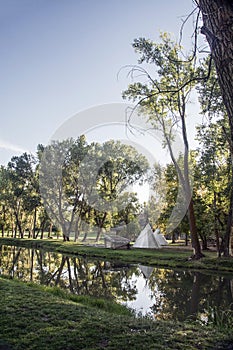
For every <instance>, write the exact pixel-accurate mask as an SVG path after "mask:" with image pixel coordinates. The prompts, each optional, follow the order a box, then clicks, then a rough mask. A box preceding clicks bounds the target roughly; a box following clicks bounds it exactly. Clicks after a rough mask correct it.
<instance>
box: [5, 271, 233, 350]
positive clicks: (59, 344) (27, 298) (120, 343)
mask: <svg viewBox="0 0 233 350" xmlns="http://www.w3.org/2000/svg"><path fill="white" fill-rule="evenodd" d="M94 300H95V299H94ZM103 305H104V304H103V303H101V302H100V303H98V302H96V303H94V302H93V303H92V305H90V304H89V305H88V304H86V303H85V301H84V300H83V301H82V299H78V297H77V299H75V298H74V299H73V300H72V298H71V296H68V295H66V294H65V293H62V292H59V289H57V288H44V287H41V286H35V285H32V284H28V283H21V282H16V281H14V280H8V279H4V278H0V310H1V317H0V327H1V339H0V346H2V348H5V349H8V350H10V349H11V350H16V349H22V350H23V349H25V350H26V349H38V350H40V349H41V350H42V349H47V350H50V349H51V350H54V349H56V350H64V349H66V350H74V349H83V350H84V349H88V350H91V349H95V350H100V349H109V350H110V349H111V350H114V349H115V350H118V349H129V350H130V349H134V350H137V349H138V350H139V349H140V350H141V349H157V350H159V349H166V350H170V349H176V350H177V349H180V350H184V349H189V350H195V349H197V348H198V349H203V350H204V349H212V350H213V349H216V350H217V349H227V348H228V345H229V344H232V342H233V337H232V330H231V329H230V327H227V325H223V326H222V327H221V325H219V326H218V327H217V328H216V327H213V325H210V326H204V325H201V324H200V323H198V322H191V321H190V322H189V323H180V322H168V321H166V322H165V321H151V320H149V319H136V318H135V317H133V316H130V315H127V313H123V312H121V311H120V310H119V309H116V310H115V309H114V308H112V309H111V308H109V310H110V312H108V311H107V310H106V309H103ZM3 346H5V347H3Z"/></svg>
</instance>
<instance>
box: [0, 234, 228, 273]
mask: <svg viewBox="0 0 233 350" xmlns="http://www.w3.org/2000/svg"><path fill="white" fill-rule="evenodd" d="M0 244H7V245H18V246H22V247H30V248H42V249H44V250H47V251H55V252H59V253H65V254H68V255H80V256H90V257H95V258H101V259H103V260H108V261H115V262H117V261H120V262H124V263H140V264H142V265H150V266H161V267H164V268H166V267H167V268H182V269H195V270H208V271H217V272H221V273H232V272H233V258H217V255H216V252H209V251H208V252H206V253H205V257H204V258H202V259H200V260H197V261H195V260H192V261H191V260H189V257H190V255H191V252H190V251H187V250H186V249H182V248H181V247H177V246H174V247H171V246H169V248H162V249H158V250H156V249H130V250H112V249H106V248H101V247H93V246H85V245H84V244H81V243H75V242H63V241H61V240H55V239H50V240H49V239H44V240H40V239H37V240H33V239H19V238H0Z"/></svg>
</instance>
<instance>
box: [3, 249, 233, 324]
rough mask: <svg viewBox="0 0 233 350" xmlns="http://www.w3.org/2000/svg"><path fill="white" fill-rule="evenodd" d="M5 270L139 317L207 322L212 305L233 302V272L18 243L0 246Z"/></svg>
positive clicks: (223, 307) (223, 306)
mask: <svg viewBox="0 0 233 350" xmlns="http://www.w3.org/2000/svg"><path fill="white" fill-rule="evenodd" d="M0 274H3V275H8V276H11V277H12V278H18V279H21V280H23V281H31V282H34V283H40V284H44V285H49V286H59V287H61V288H65V289H66V290H67V291H69V292H72V293H74V294H78V295H91V296H92V295H93V296H95V297H100V298H110V299H111V300H115V301H117V302H118V303H121V304H123V305H125V306H127V307H128V308H130V309H132V310H133V311H134V312H135V314H137V315H139V316H140V315H141V316H146V315H148V316H150V317H153V318H157V319H178V320H184V319H186V318H187V317H189V316H190V315H199V318H201V319H202V320H203V321H204V322H207V320H208V317H212V316H213V315H212V313H211V314H209V312H210V311H211V310H221V311H224V310H229V307H230V305H232V307H233V280H232V276H228V277H224V276H221V275H218V274H216V275H213V274H210V275H209V274H203V273H201V272H195V271H194V272H193V271H188V270H187V271H186V270H184V271H183V270H175V271H173V270H168V269H162V268H156V267H155V268H154V267H149V266H142V265H136V266H135V265H128V264H123V263H120V262H116V263H114V262H106V261H98V260H97V261H95V260H94V261H93V260H92V259H90V260H89V259H83V258H81V257H74V256H73V257H72V256H70V257H68V256H66V255H62V254H59V253H48V252H43V251H40V250H34V251H32V250H30V249H27V248H18V247H13V246H12V247H10V246H0ZM211 312H212V311H211Z"/></svg>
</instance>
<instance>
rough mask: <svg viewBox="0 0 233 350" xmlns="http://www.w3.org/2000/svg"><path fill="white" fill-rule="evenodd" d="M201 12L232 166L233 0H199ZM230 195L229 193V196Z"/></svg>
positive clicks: (231, 221) (231, 212) (232, 222)
mask: <svg viewBox="0 0 233 350" xmlns="http://www.w3.org/2000/svg"><path fill="white" fill-rule="evenodd" d="M198 5H199V8H200V10H201V13H202V19H203V27H202V30H201V32H202V34H204V35H205V36H206V39H207V41H208V43H209V46H210V49H211V54H212V57H213V60H214V62H215V66H216V70H217V74H218V80H219V84H220V88H221V91H222V97H223V102H224V105H225V107H226V111H227V114H228V119H229V125H230V131H231V139H230V142H231V144H230V148H231V158H232V166H233V1H232V0H199V1H198ZM230 197H231V198H232V194H231V196H230ZM232 206H233V201H232V200H231V208H230V210H229V222H228V228H227V232H226V237H225V242H226V246H225V248H224V255H225V256H227V255H229V254H230V250H231V249H230V248H231V247H230V242H231V240H232V237H231V235H232V232H233V230H232V228H233V210H232Z"/></svg>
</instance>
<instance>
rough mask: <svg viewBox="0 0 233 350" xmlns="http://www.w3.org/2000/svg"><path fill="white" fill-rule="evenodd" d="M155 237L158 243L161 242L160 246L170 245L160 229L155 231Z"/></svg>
mask: <svg viewBox="0 0 233 350" xmlns="http://www.w3.org/2000/svg"><path fill="white" fill-rule="evenodd" d="M154 236H155V239H156V241H157V242H159V244H160V245H168V241H167V240H166V238H165V237H164V235H162V233H161V232H160V229H159V228H157V229H156V230H155V232H154Z"/></svg>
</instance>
